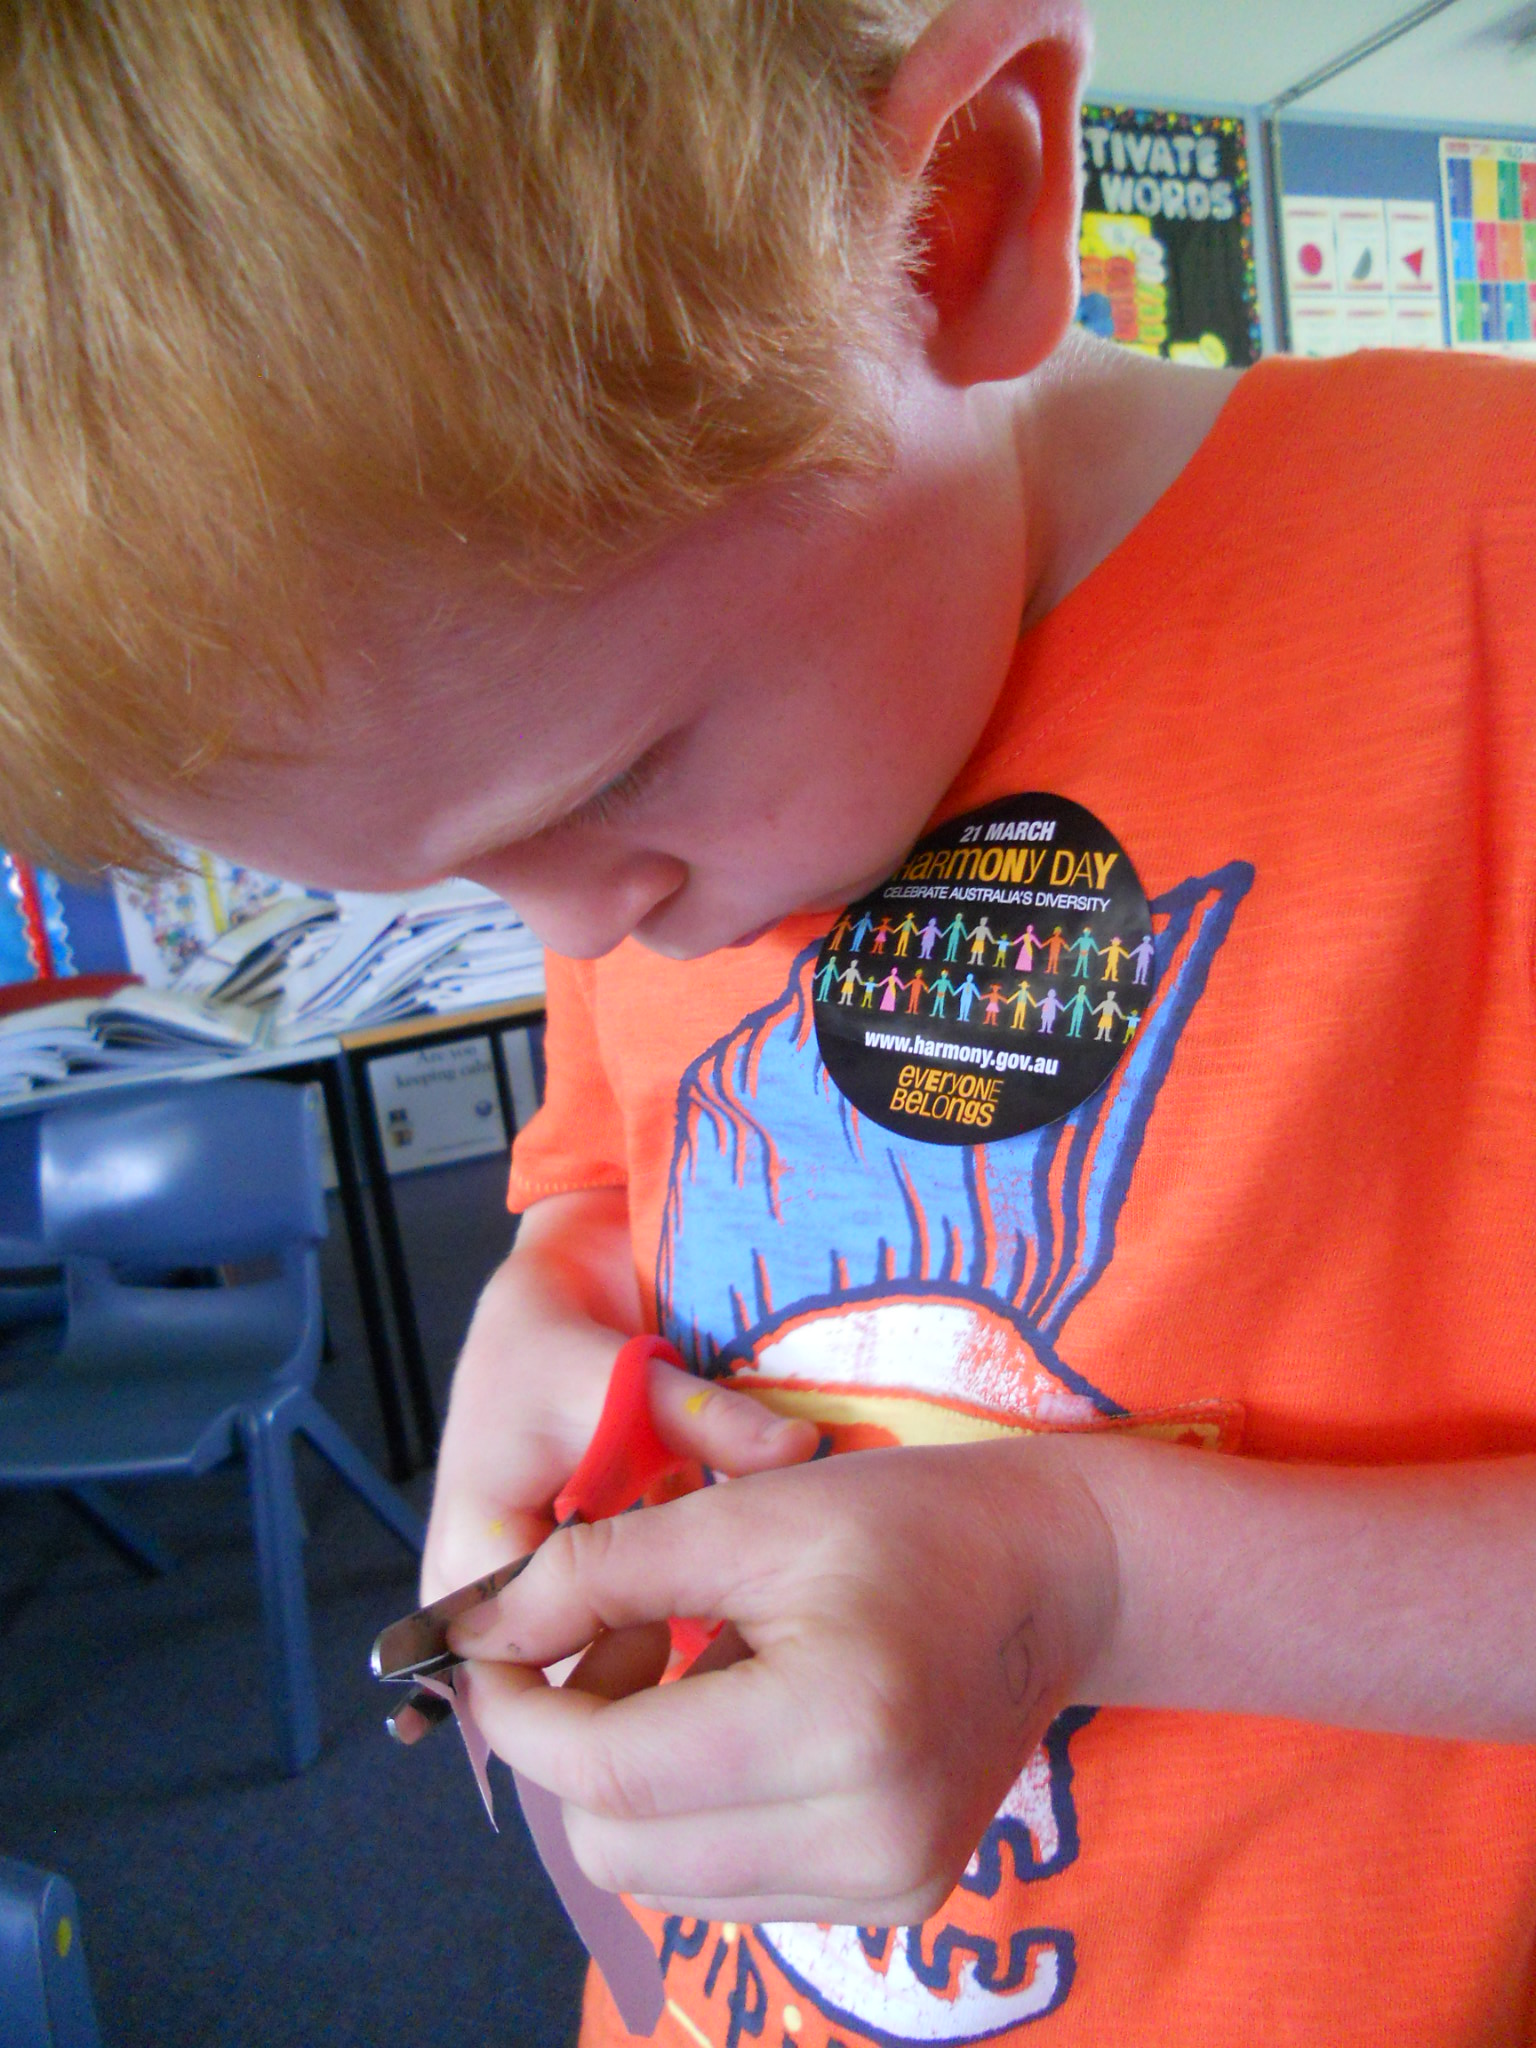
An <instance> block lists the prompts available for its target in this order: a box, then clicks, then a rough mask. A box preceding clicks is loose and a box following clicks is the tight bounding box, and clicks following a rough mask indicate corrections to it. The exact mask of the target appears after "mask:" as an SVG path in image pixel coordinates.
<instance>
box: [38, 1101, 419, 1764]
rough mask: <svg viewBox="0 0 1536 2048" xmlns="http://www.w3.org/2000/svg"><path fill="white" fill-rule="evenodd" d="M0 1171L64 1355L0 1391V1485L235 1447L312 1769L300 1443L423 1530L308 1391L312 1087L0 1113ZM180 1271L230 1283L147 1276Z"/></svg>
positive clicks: (269, 1616) (314, 1238)
mask: <svg viewBox="0 0 1536 2048" xmlns="http://www.w3.org/2000/svg"><path fill="white" fill-rule="evenodd" d="M27 1130H30V1131H31V1133H32V1140H31V1149H32V1159H31V1187H32V1188H33V1189H34V1190H35V1203H36V1215H35V1228H31V1229H28V1228H26V1227H25V1226H26V1225H27V1224H28V1222H29V1221H30V1220H31V1219H29V1217H28V1215H27V1212H26V1208H25V1196H26V1188H27V1176H26V1167H27V1164H28V1162H27V1160H26V1157H25V1154H26V1150H27V1141H26V1138H25V1136H24V1135H23V1133H24V1132H25V1131H27ZM0 1178H4V1179H7V1180H8V1182H9V1186H10V1189H11V1190H12V1192H11V1194H10V1195H9V1196H8V1198H7V1200H6V1202H5V1203H0V1230H9V1231H10V1232H11V1233H12V1234H14V1235H17V1236H23V1237H32V1238H35V1239H36V1240H37V1241H38V1242H39V1243H41V1244H42V1245H43V1246H44V1247H45V1248H46V1251H47V1253H48V1256H49V1257H50V1258H52V1259H54V1260H57V1261H58V1262H60V1263H61V1264H62V1265H63V1266H64V1268H65V1272H66V1276H67V1304H68V1305H67V1321H66V1329H65V1334H64V1338H63V1342H62V1345H61V1347H60V1349H59V1350H58V1352H57V1354H56V1355H55V1356H54V1357H53V1358H52V1359H50V1360H48V1361H47V1362H46V1364H45V1365H44V1367H43V1368H42V1369H41V1370H39V1371H38V1372H37V1373H36V1374H34V1375H33V1376H32V1377H30V1378H28V1379H26V1380H24V1381H23V1382H22V1383H21V1384H20V1385H17V1386H12V1387H9V1388H7V1389H5V1390H4V1391H3V1392H0V1486H31V1487H41V1486H47V1487H59V1488H65V1489H75V1490H79V1489H89V1488H99V1487H100V1486H101V1485H102V1484H103V1483H105V1482H109V1481H113V1480H117V1481H122V1480H132V1479H149V1478H162V1477H166V1476H168V1475H173V1474H181V1475H184V1476H187V1477H195V1476H197V1475H200V1474H202V1473H205V1472H208V1471H210V1470H211V1469H212V1468H213V1467H214V1466H216V1465H220V1464H222V1463H224V1462H225V1461H226V1460H227V1459H229V1458H231V1457H233V1456H235V1455H239V1454H243V1456H244V1458H245V1462H246V1466H247V1470H248V1474H249V1482H250V1492H251V1512H252V1519H253V1522H254V1526H255V1538H256V1557H257V1564H258V1568H259V1574H260V1580H261V1594H262V1610H263V1616H264V1621H265V1632H266V1646H267V1667H268V1675H269V1684H270V1688H271V1699H272V1713H273V1721H274V1725H275V1728H276V1733H277V1742H278V1749H279V1754H280V1756H281V1759H282V1763H283V1766H284V1768H285V1769H286V1770H288V1771H301V1770H303V1769H304V1768H305V1766H306V1765H308V1764H309V1763H311V1762H313V1760H314V1758H315V1756H316V1755H317V1754H318V1752H319V1748H320V1717H319V1709H318V1705H317V1701H316V1696H315V1679H314V1660H313V1655H312V1651H311V1645H310V1633H309V1609H308V1602H307V1600H306V1597H305V1590H304V1570H303V1541H304V1529H303V1522H302V1519H301V1516H300V1513H299V1506H298V1500H297V1496H296V1494H295V1490H294V1475H293V1438H294V1435H295V1434H296V1433H297V1434H299V1435H302V1436H304V1437H306V1438H307V1439H308V1440H309V1442H310V1443H311V1444H313V1445H314V1447H315V1449H316V1450H317V1451H319V1452H320V1453H321V1455H322V1456H323V1457H324V1458H325V1459H326V1460H327V1461H328V1462H329V1463H330V1464H331V1465H332V1466H333V1467H334V1468H335V1470H336V1471H337V1472H338V1473H339V1474H340V1475H341V1477H342V1478H343V1479H344V1480H345V1481H346V1482H347V1484H348V1485H349V1486H350V1487H351V1488H352V1489H353V1491H354V1492H355V1493H357V1494H358V1495H359V1496H360V1497H361V1498H362V1499H363V1500H364V1501H365V1502H366V1503H367V1505H368V1506H369V1507H370V1508H372V1510H373V1512H374V1513H375V1514H376V1515H377V1516H378V1517H379V1519H380V1521H382V1522H383V1523H384V1524H385V1525H386V1527H388V1528H389V1529H391V1530H392V1531H393V1532H394V1534H395V1535H396V1536H398V1537H399V1538H400V1540H401V1542H402V1543H404V1544H406V1545H408V1546H409V1548H411V1549H412V1550H414V1551H415V1552H417V1553H418V1554H419V1553H420V1550H421V1546H422V1541H423V1536H424V1530H423V1525H422V1521H421V1517H420V1516H419V1515H417V1514H416V1513H415V1511H414V1510H413V1509H412V1508H411V1507H410V1506H409V1505H408V1504H407V1503H406V1502H405V1500H403V1499H402V1498H401V1496H400V1495H399V1494H398V1493H396V1492H395V1490H394V1488H393V1487H391V1486H389V1485H388V1484H386V1482H385V1481H384V1480H383V1479H381V1478H380V1477H379V1475H378V1473H377V1472H375V1471H374V1469H373V1467H372V1466H371V1465H370V1464H369V1463H368V1461H367V1459H366V1458H364V1457H363V1455H362V1453H361V1452H360V1451H359V1450H358V1449H357V1447H356V1446H355V1445H354V1444H353V1442H352V1441H351V1439H350V1438H349V1437H348V1436H347V1435H346V1434H345V1432H344V1431H342V1430H341V1429H339V1428H338V1427H337V1425H336V1423H335V1422H333V1421H332V1419H331V1417H330V1416H329V1415H327V1414H326V1412H325V1410H324V1409H323V1408H322V1407H321V1406H320V1404H319V1402H318V1401H317V1400H316V1399H315V1396H314V1392H313V1388H314V1381H315V1373H316V1370H317V1368H318V1365H319V1361H320V1351H321V1345H322V1341H323V1328H324V1324H323V1315H322V1309H321V1300H320V1273H319V1257H318V1253H317V1250H316V1246H317V1244H318V1242H319V1240H320V1239H321V1238H322V1237H323V1236H324V1235H325V1231H326V1220H325V1198H324V1194H323V1191H322V1188H321V1183H320V1169H319V1160H318V1156H317V1147H316V1133H315V1130H314V1128H313V1125H312V1122H311V1119H310V1116H309V1112H308V1109H307V1107H306V1104H305V1101H304V1097H303V1093H302V1091H301V1090H299V1089H297V1088H294V1087H291V1086H286V1085H284V1084H283V1083H281V1082H272V1081H252V1080H231V1081H203V1082H196V1083H185V1082H171V1083H161V1084H158V1085H156V1086H152V1087H147V1088H144V1089H135V1090H133V1091H132V1092H127V1091H121V1090H106V1091H102V1092H101V1093H99V1094H96V1095H91V1096H84V1097H81V1098H79V1099H77V1100H74V1101H64V1102H60V1103H59V1104H57V1105H56V1106H54V1107H51V1108H48V1109H45V1110H43V1111H42V1112H41V1113H40V1114H39V1115H38V1116H37V1117H36V1118H35V1119H31V1118H29V1119H24V1120H22V1123H21V1127H20V1129H19V1130H16V1129H13V1128H12V1127H10V1126H4V1127H0ZM18 1187H19V1188H20V1190H21V1192H20V1194H19V1195H18V1193H17V1190H18ZM18 1225H20V1226H22V1227H21V1228H18ZM179 1268H200V1269H216V1270H217V1272H218V1274H219V1276H220V1279H221V1282H222V1284H218V1285H212V1286H184V1285H182V1286H177V1285H169V1286H168V1285H165V1284H157V1281H156V1279H155V1278H154V1277H153V1276H156V1275H163V1274H165V1273H166V1271H167V1270H168V1269H179Z"/></svg>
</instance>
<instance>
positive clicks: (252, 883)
mask: <svg viewBox="0 0 1536 2048" xmlns="http://www.w3.org/2000/svg"><path fill="white" fill-rule="evenodd" d="M171 852H172V854H173V855H174V856H175V858H176V859H177V860H178V862H179V863H180V865H179V866H178V867H176V868H174V869H173V870H172V871H171V872H170V873H169V874H164V875H131V874H118V875H114V877H113V879H112V893H113V895H114V896H115V897H116V899H117V914H118V919H119V922H120V923H121V925H122V930H123V948H124V951H125V952H126V954H127V957H128V965H129V967H130V968H131V969H132V971H133V972H134V973H135V974H137V975H139V976H140V977H141V978H142V979H143V980H144V981H146V982H147V983H148V984H149V986H150V987H151V988H164V987H165V985H166V984H167V983H168V982H170V981H173V980H174V979H175V978H176V976H177V974H178V973H180V971H181V969H182V968H183V967H185V966H186V964H187V962H188V961H189V960H192V959H194V958H195V957H196V956H197V955H198V954H199V953H201V952H202V951H203V950H204V948H205V947H207V946H209V945H211V944H212V942H213V941H214V940H215V939H216V938H218V937H219V936H220V935H221V934H222V933H224V932H227V931H228V930H230V928H231V927H232V926H234V925H239V924H244V923H245V921H246V919H247V918H251V917H255V916H257V915H258V913H259V912H261V911H263V910H266V909H267V908H268V907H269V906H270V905H271V904H273V903H275V902H276V901H277V900H278V899H279V898H280V897H284V898H286V897H289V896H306V895H310V894H313V893H315V892H313V891H311V890H306V889H300V888H299V887H297V886H296V885H295V884H294V883H291V882H280V881H278V880H277V879H276V877H275V876H272V875H264V874H262V873H260V872H259V871H258V870H257V869H255V868H246V867H238V866H236V865H235V864H234V863H232V862H230V861H226V860H220V859H219V858H218V857H217V856H216V855H214V854H210V853H203V852H201V851H199V850H198V849H197V848H195V847H189V846H173V847H172V848H171Z"/></svg>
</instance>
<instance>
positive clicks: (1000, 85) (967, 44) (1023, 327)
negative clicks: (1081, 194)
mask: <svg viewBox="0 0 1536 2048" xmlns="http://www.w3.org/2000/svg"><path fill="white" fill-rule="evenodd" d="M1089 48H1090V37H1089V31H1088V24H1087V20H1086V18H1085V16H1084V14H1083V12H1082V10H1081V8H1080V6H1078V5H1077V4H1076V0H952V4H951V5H950V6H949V7H947V8H946V9H945V11H944V12H943V13H942V14H941V15H939V16H938V18H937V19H936V20H935V21H934V22H933V23H932V24H931V26H930V27H929V28H927V29H926V30H925V31H924V33H923V34H922V35H921V36H920V37H919V39H918V40H917V42H916V43H914V44H913V46H912V48H911V49H910V50H909V51H908V53H907V55H906V57H905V58H904V59H903V60H902V63H901V66H900V68H899V69H898V71H897V73H896V76H895V78H894V79H893V80H892V82H891V87H890V90H889V92H888V94H887V96H886V99H885V102H884V105H883V107H882V109H881V113H882V118H883V125H884V127H885V130H886V133H887V136H888V139H889V143H890V146H891V147H892V149H893V150H894V152H895V155H896V160H897V163H898V165H899V166H900V167H901V168H902V169H903V170H904V171H906V172H908V173H909V174H910V175H911V176H912V177H914V178H917V177H921V178H922V179H923V181H924V185H925V188H926V193H927V198H926V203H925V204H924V207H923V210H922V212H921V213H920V215H919V216H918V219H917V222H916V224H915V226H916V242H917V248H918V251H919V259H918V263H917V266H916V268H915V270H914V273H913V277H912V283H913V287H914V289H915V291H916V292H917V294H918V297H919V299H920V301H921V303H922V311H923V339H924V346H925V348H926V350H927V353H928V357H929V360H930V362H931V363H932V365H933V367H934V369H935V370H936V371H937V372H938V374H939V375H940V376H942V377H943V378H944V379H945V381H946V382H948V383H952V384H984V383H990V382H991V381H993V380H994V379H997V378H1009V377H1020V376H1023V375H1024V374H1025V373H1026V372H1027V371H1029V370H1032V369H1034V368H1035V367H1036V366H1037V365H1038V364H1040V363H1042V362H1043V361H1044V360H1045V358H1046V357H1047V356H1048V355H1049V354H1050V353H1051V351H1052V350H1053V349H1054V348H1055V347H1056V344H1057V343H1058V342H1059V341H1060V340H1061V338H1062V336H1063V335H1064V334H1065V333H1066V330H1067V327H1068V325H1069V324H1070V322H1071V320H1072V316H1073V314H1074V312H1075V311H1076V308H1077V293H1078V282H1077V277H1078V273H1077V235H1078V191H1079V173H1078V150H1079V142H1078V105H1079V100H1080V97H1081V91H1082V83H1083V77H1084V73H1085V72H1086V70H1087V65H1088V54H1089Z"/></svg>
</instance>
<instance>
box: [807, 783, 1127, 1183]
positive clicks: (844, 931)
mask: <svg viewBox="0 0 1536 2048" xmlns="http://www.w3.org/2000/svg"><path fill="white" fill-rule="evenodd" d="M1154 978H1155V964H1154V952H1153V939H1152V915H1151V912H1150V910H1149V909H1148V907H1147V899H1146V895H1145V893H1144V892H1143V890H1142V886H1141V883H1140V882H1139V881H1138V880H1137V878H1136V871H1135V869H1134V868H1133V867H1132V866H1131V863H1130V859H1129V857H1128V856H1127V854H1126V851H1125V849H1124V847H1123V846H1121V845H1120V843H1119V841H1118V840H1117V839H1116V838H1115V837H1114V835H1113V833H1111V832H1109V831H1108V830H1106V828H1105V827H1104V826H1103V825H1101V824H1100V823H1099V821H1098V819H1097V818H1096V817H1094V815H1093V813H1092V812H1091V811H1085V810H1084V809H1083V807H1082V805H1081V804H1075V803H1071V802H1070V801H1069V800H1068V799H1067V798H1066V797H1060V796H1046V795H1039V794H1031V795H1026V796H1009V797H1003V798H1001V799H999V801H998V802H996V803H992V804H987V805H984V806H983V808H982V809H980V810H976V811H967V812H966V814H965V815H964V817H961V818H952V819H950V821H949V822H948V823H947V824H945V825H941V826H940V827H939V829H938V830H937V831H936V832H931V833H930V834H929V835H928V837H927V838H926V839H924V840H922V841H920V842H919V844H918V845H917V846H915V847H914V848H913V849H912V851H911V853H910V854H908V856H907V858H906V860H905V861H903V863H902V865H901V866H900V868H898V869H897V871H896V873H895V874H894V875H892V876H891V877H890V878H889V879H888V880H887V881H885V882H882V883H881V885H880V887H879V888H878V889H875V890H873V891H872V892H871V893H870V894H869V895H868V896H865V897H864V898H863V899H862V900H861V901H860V902H858V903H851V904H849V906H848V908H847V909H846V910H845V911H844V912H843V914H842V916H841V917H840V918H839V919H838V921H837V923H836V924H835V925H834V926H833V928H832V930H831V932H830V933H829V934H828V935H827V939H826V942H825V944H824V945H823V946H822V949H821V953H820V956H819V957H818V959H817V962H816V973H815V979H814V981H813V983H812V991H813V995H814V998H815V1012H816V1037H817V1042H818V1044H819V1046H820V1048H821V1057H822V1059H823V1060H824V1061H825V1062H826V1067H827V1071H828V1073H829V1074H830V1075H831V1076H832V1079H833V1080H834V1081H835V1082H836V1083H837V1085H838V1087H839V1088H840V1089H841V1090H842V1092H843V1094H844V1095H846V1096H847V1098H848V1100H849V1101H850V1102H852V1103H853V1104H854V1105H855V1107H856V1108H857V1109H859V1110H860V1111H862V1113H863V1114H864V1115H865V1116H867V1117H869V1118H871V1119H872V1120H873V1121H874V1122H875V1123H877V1124H881V1125H883V1126H884V1127H885V1129H886V1130H888V1131H899V1132H900V1133H901V1135H902V1136H903V1137H909V1138H921V1139H924V1140H926V1141H927V1142H928V1143H929V1144H934V1145H986V1144H993V1143H995V1142H996V1141H997V1140H998V1139H1000V1138H1016V1137H1018V1136H1019V1135H1020V1134H1021V1132H1024V1131H1032V1130H1035V1129H1037V1128H1038V1126H1040V1125H1041V1124H1051V1123H1055V1122H1056V1121H1057V1120H1058V1118H1060V1117H1064V1116H1067V1115H1068V1114H1069V1113H1070V1112H1071V1111H1072V1110H1074V1109H1076V1107H1077V1106H1078V1104H1079V1103H1080V1102H1084V1101H1086V1100H1087V1098H1088V1097H1089V1096H1090V1095H1092V1094H1093V1093H1094V1092H1095V1090H1097V1089H1099V1088H1102V1087H1103V1085H1104V1083H1105V1082H1106V1081H1107V1080H1108V1079H1109V1077H1110V1075H1111V1073H1112V1072H1113V1071H1114V1069H1115V1066H1116V1064H1117V1063H1118V1062H1119V1060H1120V1059H1121V1058H1122V1057H1123V1056H1124V1054H1125V1051H1126V1049H1127V1047H1128V1046H1129V1045H1130V1044H1131V1041H1132V1040H1133V1039H1134V1038H1135V1036H1136V1031H1137V1027H1138V1026H1139V1025H1140V1023H1141V1020H1142V1017H1143V1016H1144V1015H1145V1013H1146V1007H1147V1004H1148V1002H1149V1001H1150V1000H1151V996H1152V988H1153V982H1154Z"/></svg>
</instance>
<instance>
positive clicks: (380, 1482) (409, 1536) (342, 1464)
mask: <svg viewBox="0 0 1536 2048" xmlns="http://www.w3.org/2000/svg"><path fill="white" fill-rule="evenodd" d="M291 1418H292V1421H293V1426H294V1427H295V1428H296V1429H299V1430H302V1431H303V1433H304V1435H305V1436H307V1437H308V1438H309V1441H310V1442H311V1443H312V1444H313V1445H314V1447H315V1449H316V1450H317V1451H318V1452H319V1453H320V1455H321V1457H322V1458H324V1459H325V1461H326V1463H327V1464H328V1465H331V1466H333V1467H334V1469H335V1470H336V1471H337V1472H339V1473H340V1475H341V1477H342V1478H343V1479H345V1481H346V1482H347V1484H348V1486H350V1487H351V1489H352V1491H353V1492H354V1493H355V1494H356V1495H357V1496H358V1497H359V1499H361V1500H363V1501H366V1503H367V1504H368V1506H369V1507H371V1508H372V1509H373V1512H374V1513H375V1514H376V1515H377V1516H378V1518H379V1520H380V1521H381V1522H382V1523H383V1524H384V1526H385V1528H386V1529H390V1530H392V1531H393V1532H394V1534H395V1535H396V1536H398V1537H399V1538H400V1541H401V1542H402V1543H403V1544H404V1545H405V1546H406V1548H407V1549H408V1550H413V1551H415V1553H416V1555H417V1556H418V1557H420V1555H421V1551H422V1545H423V1544H424V1543H425V1542H426V1540H427V1529H426V1524H425V1523H424V1522H423V1521H422V1519H421V1516H420V1515H418V1514H417V1512H416V1510H415V1509H414V1508H413V1507H412V1506H411V1505H410V1504H409V1502H408V1501H406V1500H405V1499H404V1498H403V1497H402V1496H401V1495H400V1494H398V1493H396V1491H395V1489H394V1488H393V1487H392V1486H391V1485H390V1484H389V1482H388V1481H387V1480H385V1479H381V1478H380V1477H379V1475H378V1473H377V1472H375V1471H374V1469H373V1467H372V1466H371V1465H370V1464H369V1462H368V1460H367V1459H366V1458H365V1457H364V1456H363V1454H362V1452H361V1451H360V1450H359V1449H358V1448H357V1445H356V1444H355V1443H353V1441H352V1439H351V1437H349V1436H348V1435H347V1433H346V1431H345V1430H344V1429H342V1428H341V1427H340V1426H339V1425H338V1424H337V1423H336V1422H335V1421H333V1419H332V1418H331V1417H330V1416H329V1415H327V1413H326V1412H325V1410H324V1409H323V1408H322V1407H321V1406H320V1403H319V1402H318V1401H316V1400H314V1399H313V1398H312V1397H308V1396H306V1398H305V1399H304V1400H303V1401H302V1402H300V1403H298V1404H296V1405H295V1407H294V1408H293V1410H292V1411H291Z"/></svg>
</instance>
